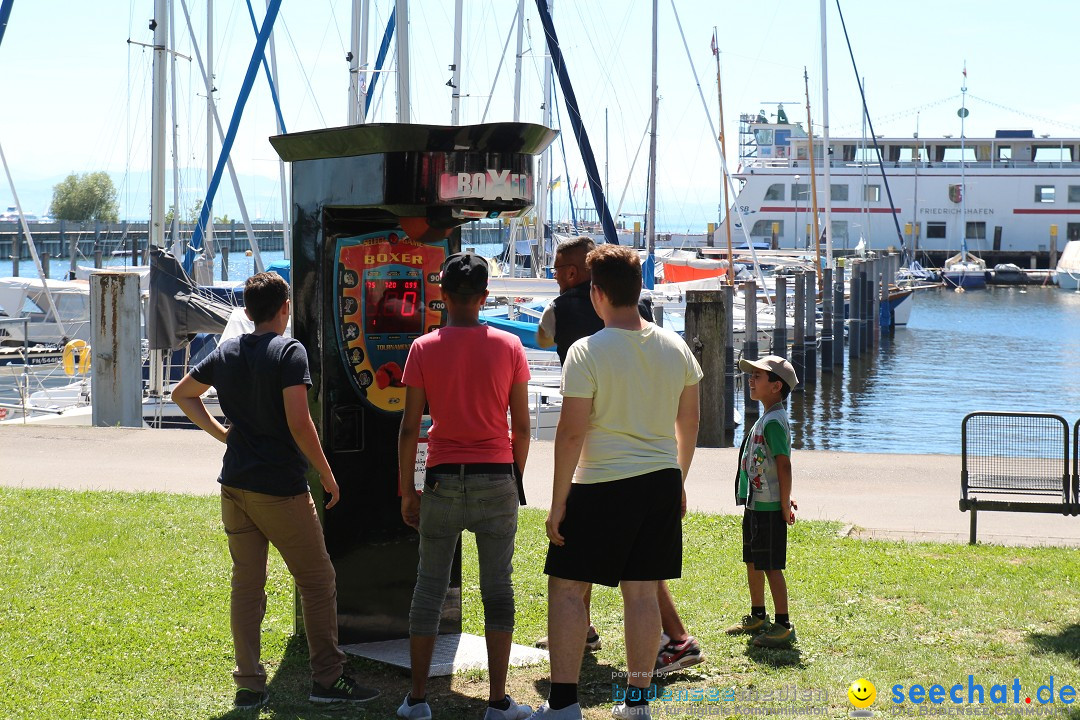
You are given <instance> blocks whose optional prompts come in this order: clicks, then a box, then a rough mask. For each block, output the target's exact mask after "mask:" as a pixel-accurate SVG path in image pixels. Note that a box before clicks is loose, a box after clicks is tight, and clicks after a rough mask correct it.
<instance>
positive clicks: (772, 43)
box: [0, 0, 1080, 232]
mask: <svg viewBox="0 0 1080 720" xmlns="http://www.w3.org/2000/svg"><path fill="white" fill-rule="evenodd" d="M188 3H189V8H190V11H191V13H192V20H193V24H194V26H195V32H196V34H197V36H198V38H199V43H200V46H202V47H201V49H202V52H203V53H204V56H205V52H206V49H205V27H206V4H205V2H204V0H188ZM254 4H255V5H256V12H257V13H260V20H261V13H262V12H263V8H264V0H255V1H254ZM153 5H154V3H153V0H132V1H131V2H128V3H122V2H119V0H103V1H101V2H82V1H76V0H16V1H15V5H14V10H13V12H12V15H11V20H10V24H9V27H8V30H7V34H6V36H5V38H4V42H3V44H2V45H0V88H2V97H3V100H2V101H0V143H2V144H3V148H4V151H5V153H6V155H7V159H8V162H9V164H10V166H11V171H12V174H13V176H14V180H15V183H16V189H17V190H18V191H19V194H20V198H21V199H22V201H23V204H24V206H25V208H24V209H25V210H26V211H27V212H32V213H37V214H41V213H43V212H44V211H45V210H46V209H47V207H48V204H49V200H50V198H51V188H52V186H53V185H54V184H55V183H56V182H58V181H59V180H61V179H62V178H63V177H64V176H65V175H67V174H68V173H70V172H79V173H82V172H91V171H96V170H106V171H108V172H110V173H111V174H112V176H113V177H114V180H115V181H116V183H117V186H118V187H119V188H120V189H121V211H120V214H121V217H129V218H131V219H136V218H145V217H147V216H148V214H149V210H148V205H147V195H148V188H149V179H148V173H147V171H148V169H149V166H150V144H149V141H150V137H149V129H148V127H149V125H148V117H149V111H150V93H151V88H150V69H151V53H150V51H149V50H145V49H143V48H141V47H139V46H137V45H129V44H128V43H127V40H128V38H130V39H132V40H134V41H138V42H143V43H150V42H152V33H151V32H150V30H149V29H148V21H149V18H150V17H151V16H152V15H153ZM214 6H215V21H214V24H215V37H216V41H215V58H214V67H215V85H216V87H217V89H218V93H217V100H218V103H219V112H221V114H222V122H223V124H225V125H227V124H228V119H229V117H230V115H231V113H232V109H233V106H234V104H235V101H236V95H237V92H238V90H239V87H240V83H241V81H242V79H243V74H244V71H245V69H246V67H247V63H248V60H249V57H250V53H251V49H252V47H253V45H254V34H253V32H252V30H251V26H250V21H249V20H248V18H247V10H246V7H245V4H244V3H243V2H239V1H238V0H214ZM350 6H351V3H350V1H349V0H303V1H302V2H301V0H284V3H283V5H282V12H281V17H280V19H279V21H278V25H277V33H276V41H277V62H278V67H279V72H280V80H279V83H280V85H279V89H280V94H281V97H282V102H283V105H284V116H285V121H286V125H287V128H288V130H289V131H290V132H294V131H300V130H310V129H316V128H322V127H332V126H338V125H344V124H346V119H347V110H346V101H347V91H348V73H347V69H348V65H347V63H346V61H345V58H344V56H345V52H346V51H347V49H348V43H349V18H350V12H351V10H350ZM516 6H517V3H516V2H514V0H465V22H466V26H467V27H466V31H465V37H464V42H463V46H464V50H463V59H462V65H463V68H464V79H463V83H462V90H463V92H464V93H466V94H467V95H468V97H467V98H465V99H464V100H463V102H462V119H463V122H467V123H471V122H479V121H480V120H481V117H482V115H483V112H484V107H485V104H486V103H487V102H488V98H489V96H490V97H491V107H490V110H489V111H488V115H487V118H486V119H487V121H489V122H491V121H501V120H510V119H511V117H512V99H513V59H514V58H513V55H514V39H513V37H511V41H510V46H509V48H508V51H507V56H506V58H505V60H504V65H503V68H502V71H501V74H500V76H499V79H498V82H497V83H496V84H495V86H494V90H492V81H493V78H494V77H495V71H496V67H497V65H498V63H499V60H500V57H501V53H502V48H503V45H504V43H505V42H506V39H507V34H508V33H509V32H510V29H511V20H512V18H513V16H514V13H515V11H516ZM675 6H676V8H677V10H678V13H679V16H680V19H681V21H682V27H683V30H684V32H685V33H686V39H687V42H688V43H689V45H690V50H691V53H692V59H693V63H694V65H695V66H696V68H697V72H698V77H699V78H700V80H701V83H702V91H703V92H704V95H705V98H706V100H707V102H708V104H709V111H710V112H711V113H712V116H713V121H714V123H715V122H716V117H717V112H716V88H715V67H716V66H715V61H714V59H713V56H712V54H711V52H710V49H709V46H710V38H711V35H712V28H713V26H714V25H715V26H718V28H719V45H720V50H721V64H722V68H723V70H722V77H723V88H724V109H725V125H726V131H727V136H728V152H729V154H730V156H731V157H732V159H733V161H734V159H735V157H736V156H737V152H738V145H737V140H738V116H739V114H740V113H751V112H756V111H757V110H758V109H760V108H765V109H766V110H767V111H768V112H774V111H775V105H774V104H773V103H774V102H775V101H789V102H791V104H789V105H787V106H786V111H787V113H788V116H789V117H790V118H791V119H792V120H796V119H798V120H802V121H805V117H806V109H805V99H804V92H803V67H804V66H805V67H806V68H807V72H808V73H809V76H810V93H811V104H812V111H813V115H814V122H815V124H818V123H820V122H821V117H822V115H821V110H822V108H821V54H820V34H819V33H820V22H819V13H818V10H819V4H818V2H814V1H813V0H755V2H753V3H747V2H745V0H740V1H739V2H735V1H734V0H676V2H675ZM372 7H373V15H374V16H375V17H374V18H373V21H372V35H373V38H372V42H371V45H372V49H371V50H370V55H369V59H371V60H372V62H373V58H374V52H375V50H374V47H375V46H377V42H378V36H381V33H382V30H383V27H384V26H385V22H386V18H387V16H388V15H389V13H390V10H391V8H392V7H393V1H392V0H372ZM827 7H828V47H829V66H828V68H829V76H830V78H829V86H830V93H829V104H830V126H831V131H832V134H833V135H834V136H836V135H840V134H854V135H858V134H859V133H860V132H861V126H860V109H859V100H858V92H857V88H856V84H855V80H854V73H853V71H852V68H851V62H850V60H849V58H848V52H847V47H846V45H845V42H844V36H843V31H842V29H841V26H840V20H839V16H838V14H837V9H836V3H835V0H829V2H828V3H827ZM1078 7H1080V6H1077V5H1076V4H1075V3H1073V2H1070V1H1069V0H1055V1H1048V0H1043V1H1039V0H1033V1H1031V2H1027V3H1024V4H1017V3H1012V2H1004V1H1003V0H983V1H981V2H979V1H976V0H946V1H945V2H942V1H941V0H935V1H930V0H910V1H908V2H904V3H880V2H869V1H867V0H842V9H843V11H844V13H845V20H846V22H847V26H848V31H849V32H850V33H851V39H852V44H853V48H854V52H855V59H856V62H857V63H858V65H859V71H860V73H861V74H862V75H863V76H864V77H865V79H866V84H867V91H868V100H869V106H870V112H871V117H872V120H873V122H874V129H875V131H876V132H877V133H878V134H900V135H911V134H912V133H913V132H915V128H916V117H917V115H916V114H917V113H918V122H919V124H920V134H922V135H924V136H931V135H941V134H946V133H948V134H954V135H958V134H959V131H960V127H959V119H958V118H957V116H956V109H957V108H958V107H959V93H960V85H961V80H962V76H961V70H962V68H963V66H964V63H965V60H966V62H967V68H968V91H969V96H968V107H969V109H970V110H971V115H970V117H969V118H968V121H967V134H968V135H969V136H973V135H979V134H983V133H993V131H994V130H995V129H998V128H1030V129H1032V130H1034V131H1035V132H1036V133H1037V134H1042V133H1049V134H1051V135H1055V136H1057V135H1065V136H1073V137H1075V136H1080V100H1078V96H1077V89H1076V88H1077V85H1076V82H1075V80H1074V79H1073V77H1072V76H1073V68H1074V66H1075V61H1074V59H1073V57H1072V55H1073V53H1074V51H1075V47H1076V40H1075V29H1076V28H1077V27H1080V10H1078V9H1077V8H1078ZM175 12H176V20H177V25H176V34H177V49H178V52H180V53H182V54H185V55H189V56H190V55H191V54H192V47H191V42H190V40H189V39H188V35H187V27H186V25H185V24H184V21H183V13H182V11H181V9H180V2H179V0H176V11H175ZM526 17H527V18H528V21H529V33H528V35H529V36H528V37H527V38H526V41H525V45H526V54H525V60H524V70H523V75H524V78H523V90H522V95H523V99H522V119H523V120H526V121H531V122H539V121H540V120H541V109H540V105H541V101H542V91H541V81H540V77H541V75H540V73H541V69H542V64H543V57H542V54H543V50H544V47H543V33H542V30H541V28H540V24H539V20H538V18H537V12H536V7H535V0H527V2H526ZM453 21H454V3H453V0H413V1H412V3H411V11H410V23H411V24H410V38H411V47H412V59H411V82H412V100H413V104H412V120H413V122H426V123H440V124H448V123H449V121H450V104H451V102H450V88H448V87H446V85H445V83H446V81H447V80H448V79H449V78H450V75H451V73H450V71H449V69H448V66H449V64H450V63H451V62H452V53H453ZM555 24H556V30H557V32H558V33H559V35H560V40H561V42H562V46H563V49H564V52H565V53H566V57H567V63H568V67H569V70H570V74H571V77H572V79H573V81H574V85H575V89H576V92H577V95H578V98H579V100H580V101H581V102H582V104H583V108H582V113H583V117H584V121H585V123H586V127H587V129H588V131H589V134H590V136H591V139H592V143H593V147H594V149H595V150H596V153H597V160H598V163H599V165H600V168H601V174H603V172H604V165H605V157H606V158H607V161H608V162H609V173H610V179H611V182H610V185H611V192H610V194H611V195H612V198H611V199H610V202H611V204H612V205H613V206H614V205H616V204H617V203H618V201H619V197H620V195H621V194H622V190H623V187H624V184H625V183H626V182H627V177H628V175H629V177H630V185H629V187H630V189H629V192H628V194H627V196H626V201H625V203H624V206H623V210H624V212H641V211H642V210H643V208H644V198H645V192H644V189H645V168H646V152H647V142H646V143H645V144H644V145H643V146H642V150H641V153H642V154H641V156H640V158H639V159H638V161H637V165H636V167H635V168H634V172H633V174H632V175H631V174H630V172H629V171H630V166H631V163H632V162H633V159H634V155H635V152H636V151H637V148H638V144H639V141H640V140H641V138H642V134H643V132H644V130H645V127H646V124H647V122H648V108H649V82H650V57H649V51H650V24H651V4H650V2H649V1H648V0H555ZM391 55H392V53H391ZM176 72H177V78H178V83H177V95H178V106H179V107H178V111H177V112H178V118H177V125H178V144H179V155H180V157H181V165H182V166H183V167H184V168H186V169H185V170H184V172H183V176H182V180H181V188H182V194H181V206H182V207H187V206H190V204H191V203H193V202H194V201H195V199H197V198H199V197H201V196H202V194H203V193H204V190H205V174H206V171H205V162H206V161H205V154H206V151H205V125H206V120H205V106H204V101H203V99H202V97H201V94H202V92H203V91H202V82H201V79H199V77H198V70H197V66H196V65H195V63H194V62H188V61H186V60H181V61H180V62H179V63H178V65H177V71H176ZM659 77H660V80H659V85H660V95H661V102H660V115H659V139H658V144H659V161H658V164H657V167H658V174H659V191H658V208H659V213H660V215H661V221H660V222H659V225H660V227H661V228H666V229H671V230H682V229H690V230H694V231H699V232H700V231H702V230H703V229H704V227H705V223H707V222H708V221H710V220H715V218H716V213H717V204H718V200H719V198H720V197H721V195H720V179H719V178H720V172H719V164H718V155H717V152H716V149H715V144H714V142H713V140H712V138H711V137H710V129H709V124H708V121H707V120H706V118H705V112H704V109H703V107H702V103H701V100H700V99H699V97H698V91H697V88H696V87H695V85H694V79H693V75H692V73H691V70H690V65H689V62H688V60H687V56H686V53H685V51H684V49H683V44H682V40H681V39H680V37H679V32H678V29H677V27H676V24H675V17H674V13H673V11H672V3H671V0H660V67H659ZM386 79H388V80H389V82H386V83H385V85H384V87H385V93H381V100H379V101H378V102H379V103H380V105H379V110H378V112H377V114H376V117H375V120H379V121H386V122H392V121H394V120H395V114H394V113H395V108H396V100H395V93H394V91H395V87H396V85H395V80H394V76H392V75H389V76H385V77H384V80H386ZM380 82H383V81H380ZM987 101H989V102H987ZM559 104H560V106H561V107H562V109H563V117H564V118H565V102H563V100H562V98H561V94H560V98H559ZM605 110H606V111H607V113H608V126H609V138H610V139H609V143H608V145H609V147H610V152H609V153H607V154H606V153H605V142H604V116H605ZM557 124H558V125H560V126H564V127H565V129H566V133H565V138H564V140H565V143H566V152H567V155H568V158H567V161H566V162H567V164H568V165H569V170H568V171H567V170H564V169H563V159H562V157H561V155H559V154H556V156H555V160H554V164H555V171H554V174H555V175H563V176H566V175H568V176H569V178H570V180H571V187H572V184H573V183H574V182H575V181H577V182H578V183H580V185H581V186H582V187H583V184H584V171H583V170H582V164H581V162H580V160H578V159H577V150H576V148H575V146H574V143H573V136H572V133H571V132H570V126H569V123H568V122H567V121H563V122H561V123H557ZM273 134H275V129H274V116H273V108H272V105H271V102H270V98H269V93H268V91H267V90H266V83H265V80H263V79H262V78H260V81H259V82H258V83H257V84H256V90H255V92H254V93H253V94H252V98H251V100H250V101H249V103H248V106H247V110H246V112H245V116H244V121H243V125H242V132H241V134H240V136H239V138H238V141H237V144H236V147H235V149H234V152H233V159H234V162H235V163H236V165H237V167H238V170H239V172H240V173H241V175H242V185H243V192H244V194H245V197H246V199H247V202H248V205H249V208H250V211H251V214H252V216H253V217H261V218H265V219H276V218H280V216H281V205H280V200H279V198H278V196H277V165H276V156H275V154H274V152H273V150H272V149H271V147H270V145H269V144H268V143H267V141H266V138H267V137H268V136H270V135H273ZM170 172H171V171H170ZM565 191H566V186H565V185H564V186H563V187H562V188H560V190H559V192H560V193H562V194H561V195H559V196H557V198H558V202H562V203H564V205H565ZM169 198H170V202H171V189H170V191H169ZM578 198H579V202H580V201H583V200H584V199H585V193H584V192H583V191H579V195H578ZM11 204H13V201H12V200H11V194H10V191H9V189H8V186H7V183H6V181H4V182H0V209H2V207H6V206H7V205H11ZM589 204H591V202H590V203H589ZM224 213H228V214H229V215H230V216H232V217H236V216H237V211H236V203H235V200H234V198H233V193H232V190H231V187H230V186H229V185H228V184H227V183H226V185H225V186H224V187H223V189H222V190H221V192H220V193H219V195H218V200H217V202H216V203H215V214H217V215H221V214H224ZM564 213H565V210H562V211H559V210H557V211H556V214H557V215H562V214H564Z"/></svg>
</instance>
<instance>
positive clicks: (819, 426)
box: [790, 286, 1080, 455]
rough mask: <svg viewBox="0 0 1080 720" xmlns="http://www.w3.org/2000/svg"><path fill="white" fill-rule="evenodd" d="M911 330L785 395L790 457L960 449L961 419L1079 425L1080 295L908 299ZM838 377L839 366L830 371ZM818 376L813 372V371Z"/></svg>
mask: <svg viewBox="0 0 1080 720" xmlns="http://www.w3.org/2000/svg"><path fill="white" fill-rule="evenodd" d="M913 300H914V302H915V306H914V309H913V310H912V314H911V321H910V324H909V325H908V326H907V327H906V328H900V329H897V330H896V332H895V335H894V336H893V337H891V338H889V337H887V336H883V337H882V338H881V345H880V347H879V351H878V352H876V353H875V352H870V353H867V354H865V355H863V356H861V357H859V358H856V359H855V360H854V361H852V360H851V359H850V358H849V357H848V356H847V353H845V358H844V368H843V372H834V373H832V374H831V375H830V374H828V373H826V374H823V375H819V377H818V383H817V385H812V386H807V387H806V388H805V390H804V392H802V393H795V394H793V395H792V399H791V405H790V414H791V420H792V441H793V445H794V447H796V448H804V449H808V450H838V451H845V452H873V453H914V454H926V453H943V454H950V455H955V454H959V453H960V452H961V436H960V425H961V423H962V421H963V419H964V416H965V415H967V414H968V413H970V412H975V411H980V410H993V411H1000V412H1048V413H1056V414H1060V415H1062V416H1063V417H1064V418H1065V419H1066V420H1067V421H1068V422H1069V424H1070V425H1071V424H1072V423H1074V422H1076V420H1077V417H1078V416H1080V293H1076V292H1067V291H1063V290H1059V289H1058V288H1056V287H1053V286H1050V287H1039V288H1027V289H1020V288H1006V287H993V288H987V289H986V290H977V291H969V292H965V293H957V292H953V291H952V290H944V289H943V290H926V291H919V292H916V294H915V297H914V298H913ZM837 369H839V367H838V368H837ZM819 373H820V369H819Z"/></svg>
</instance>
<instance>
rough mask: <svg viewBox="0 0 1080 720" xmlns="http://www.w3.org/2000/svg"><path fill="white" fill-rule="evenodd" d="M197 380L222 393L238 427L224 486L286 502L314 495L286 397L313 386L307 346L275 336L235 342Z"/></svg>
mask: <svg viewBox="0 0 1080 720" xmlns="http://www.w3.org/2000/svg"><path fill="white" fill-rule="evenodd" d="M191 376H192V377H193V378H194V379H196V380H198V381H199V382H201V383H204V384H206V385H213V386H214V387H215V388H217V392H218V401H219V402H220V403H221V410H222V411H223V412H224V413H225V417H227V418H228V419H229V421H230V423H231V424H232V429H230V430H229V436H228V440H227V442H226V445H225V457H224V459H223V460H222V463H221V476H220V477H219V478H218V482H220V483H221V484H222V485H228V486H229V487H234V488H239V489H242V490H251V491H253V492H260V493H265V494H267V495H278V496H282V497H287V496H291V495H299V494H301V493H305V492H307V491H308V485H307V481H306V480H305V478H304V474H305V473H306V472H307V468H308V462H307V459H306V458H305V457H304V455H303V453H301V452H300V448H298V447H297V446H296V442H295V441H294V440H293V438H292V433H291V432H290V431H289V422H288V420H287V419H286V417H285V399H284V398H283V397H282V394H281V392H282V390H283V389H284V388H287V387H292V386H294V385H306V386H308V387H311V376H310V375H309V374H308V359H307V352H306V351H305V350H304V346H303V345H301V344H300V343H299V342H298V341H297V340H294V339H292V338H286V337H282V336H281V335H278V334H276V333H272V332H268V333H263V334H262V335H251V334H248V335H241V336H240V337H235V338H229V339H228V340H226V341H225V342H223V343H221V344H220V345H218V347H217V348H216V349H215V350H214V351H213V352H212V353H210V354H209V355H207V356H206V358H205V359H204V360H203V361H202V362H200V363H199V364H198V365H197V366H195V368H194V369H193V370H192V371H191Z"/></svg>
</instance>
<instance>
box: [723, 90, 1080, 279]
mask: <svg viewBox="0 0 1080 720" xmlns="http://www.w3.org/2000/svg"><path fill="white" fill-rule="evenodd" d="M739 134H740V138H739V139H740V142H739V167H738V171H737V172H736V173H734V176H735V177H736V178H737V179H738V180H739V181H740V182H741V185H742V187H741V190H740V192H739V194H738V196H737V199H736V201H735V202H736V203H737V204H738V206H739V208H740V210H741V211H742V215H743V218H744V220H745V222H746V224H747V230H748V231H749V234H750V237H751V239H752V240H753V241H755V242H758V241H766V242H770V241H772V239H773V232H774V224H775V225H776V228H775V230H776V234H777V241H778V242H777V245H778V247H779V248H780V249H785V248H795V249H803V248H805V247H807V246H808V245H809V244H810V236H811V235H812V230H811V229H810V228H811V227H812V222H813V215H812V203H811V195H810V193H811V190H810V188H811V183H810V156H809V150H810V147H809V138H808V137H807V134H806V130H805V129H804V128H803V126H802V125H801V124H800V123H792V122H788V120H787V117H786V115H785V113H784V111H783V109H782V108H781V109H780V110H779V111H778V113H777V116H776V119H775V120H773V119H770V118H768V117H767V116H766V115H765V113H764V111H762V112H760V113H758V114H756V115H743V116H741V118H740V128H739ZM877 145H878V147H879V148H880V153H881V158H882V164H883V165H884V169H885V175H886V177H887V178H888V187H889V191H891V193H892V206H890V203H889V197H888V193H887V192H886V188H885V185H884V183H883V182H882V177H881V170H880V168H879V166H878V162H877V157H878V156H877V153H876V152H875V149H874V145H873V141H872V140H870V139H865V138H857V137H856V138H852V137H831V138H830V139H829V151H830V157H831V164H830V168H829V170H830V174H831V179H830V180H831V185H832V188H831V191H830V193H831V198H832V230H833V232H832V237H833V248H834V250H836V251H843V250H850V249H854V248H855V246H856V245H857V244H858V242H859V241H860V240H865V241H866V242H867V243H868V245H869V246H870V248H871V249H874V250H882V249H885V248H888V247H893V248H895V249H897V250H899V249H900V237H899V235H898V233H897V222H898V223H899V227H900V230H901V234H903V236H904V245H905V247H906V248H907V249H908V250H909V251H914V252H915V253H916V255H917V256H918V257H922V256H923V254H924V253H931V252H932V253H934V254H935V257H937V258H939V259H941V258H943V257H944V256H943V255H941V253H948V254H953V253H955V252H957V251H958V250H959V249H960V248H961V240H962V239H963V238H962V237H961V233H962V232H966V239H967V247H968V250H969V251H970V252H972V253H977V254H982V253H986V254H993V256H994V257H997V258H999V260H998V262H1002V261H1006V262H1007V261H1012V262H1016V263H1017V264H1018V265H1022V266H1024V265H1028V264H1029V263H1030V262H1032V259H1033V258H1034V259H1037V260H1038V261H1039V263H1040V265H1043V266H1045V264H1046V259H1047V257H1048V255H1049V253H1050V250H1051V244H1054V245H1055V246H1056V248H1057V249H1058V250H1060V249H1062V248H1064V246H1065V243H1066V241H1068V240H1078V239H1080V138H1076V137H1070V138H1066V137H1050V136H1048V135H1041V136H1038V137H1036V136H1035V133H1034V132H1033V131H1031V130H999V131H998V132H997V133H996V134H995V135H994V137H965V138H964V139H963V143H962V144H961V139H960V138H959V137H952V136H944V137H914V136H913V137H879V138H878V140H877ZM961 145H963V150H961ZM824 157H825V154H824V143H823V140H822V138H820V137H815V138H814V156H813V161H814V175H815V178H816V185H817V199H818V208H819V218H820V222H821V227H822V232H824V229H823V228H824V201H825V192H826V190H825V187H824V166H823V165H824V163H823V158H824ZM962 163H963V175H964V180H963V181H962V180H961V164H962ZM965 195H966V197H965ZM894 208H895V209H894ZM894 212H895V216H896V217H895V221H894V218H893V213H894ZM730 217H731V220H732V221H733V223H734V225H733V228H732V229H733V232H732V239H733V240H734V241H735V242H737V243H739V244H742V243H743V242H745V238H744V237H743V233H742V229H741V226H740V225H739V217H738V215H737V214H736V213H735V212H734V210H733V211H732V212H731V214H730ZM724 222H727V220H726V219H725V221H724ZM724 232H725V229H724V227H723V224H721V227H720V229H719V230H718V232H717V234H716V236H715V238H716V241H717V243H719V239H720V238H723V237H724Z"/></svg>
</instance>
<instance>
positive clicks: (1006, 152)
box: [998, 147, 1012, 160]
mask: <svg viewBox="0 0 1080 720" xmlns="http://www.w3.org/2000/svg"><path fill="white" fill-rule="evenodd" d="M998 160H1012V148H1011V147H999V148H998Z"/></svg>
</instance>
